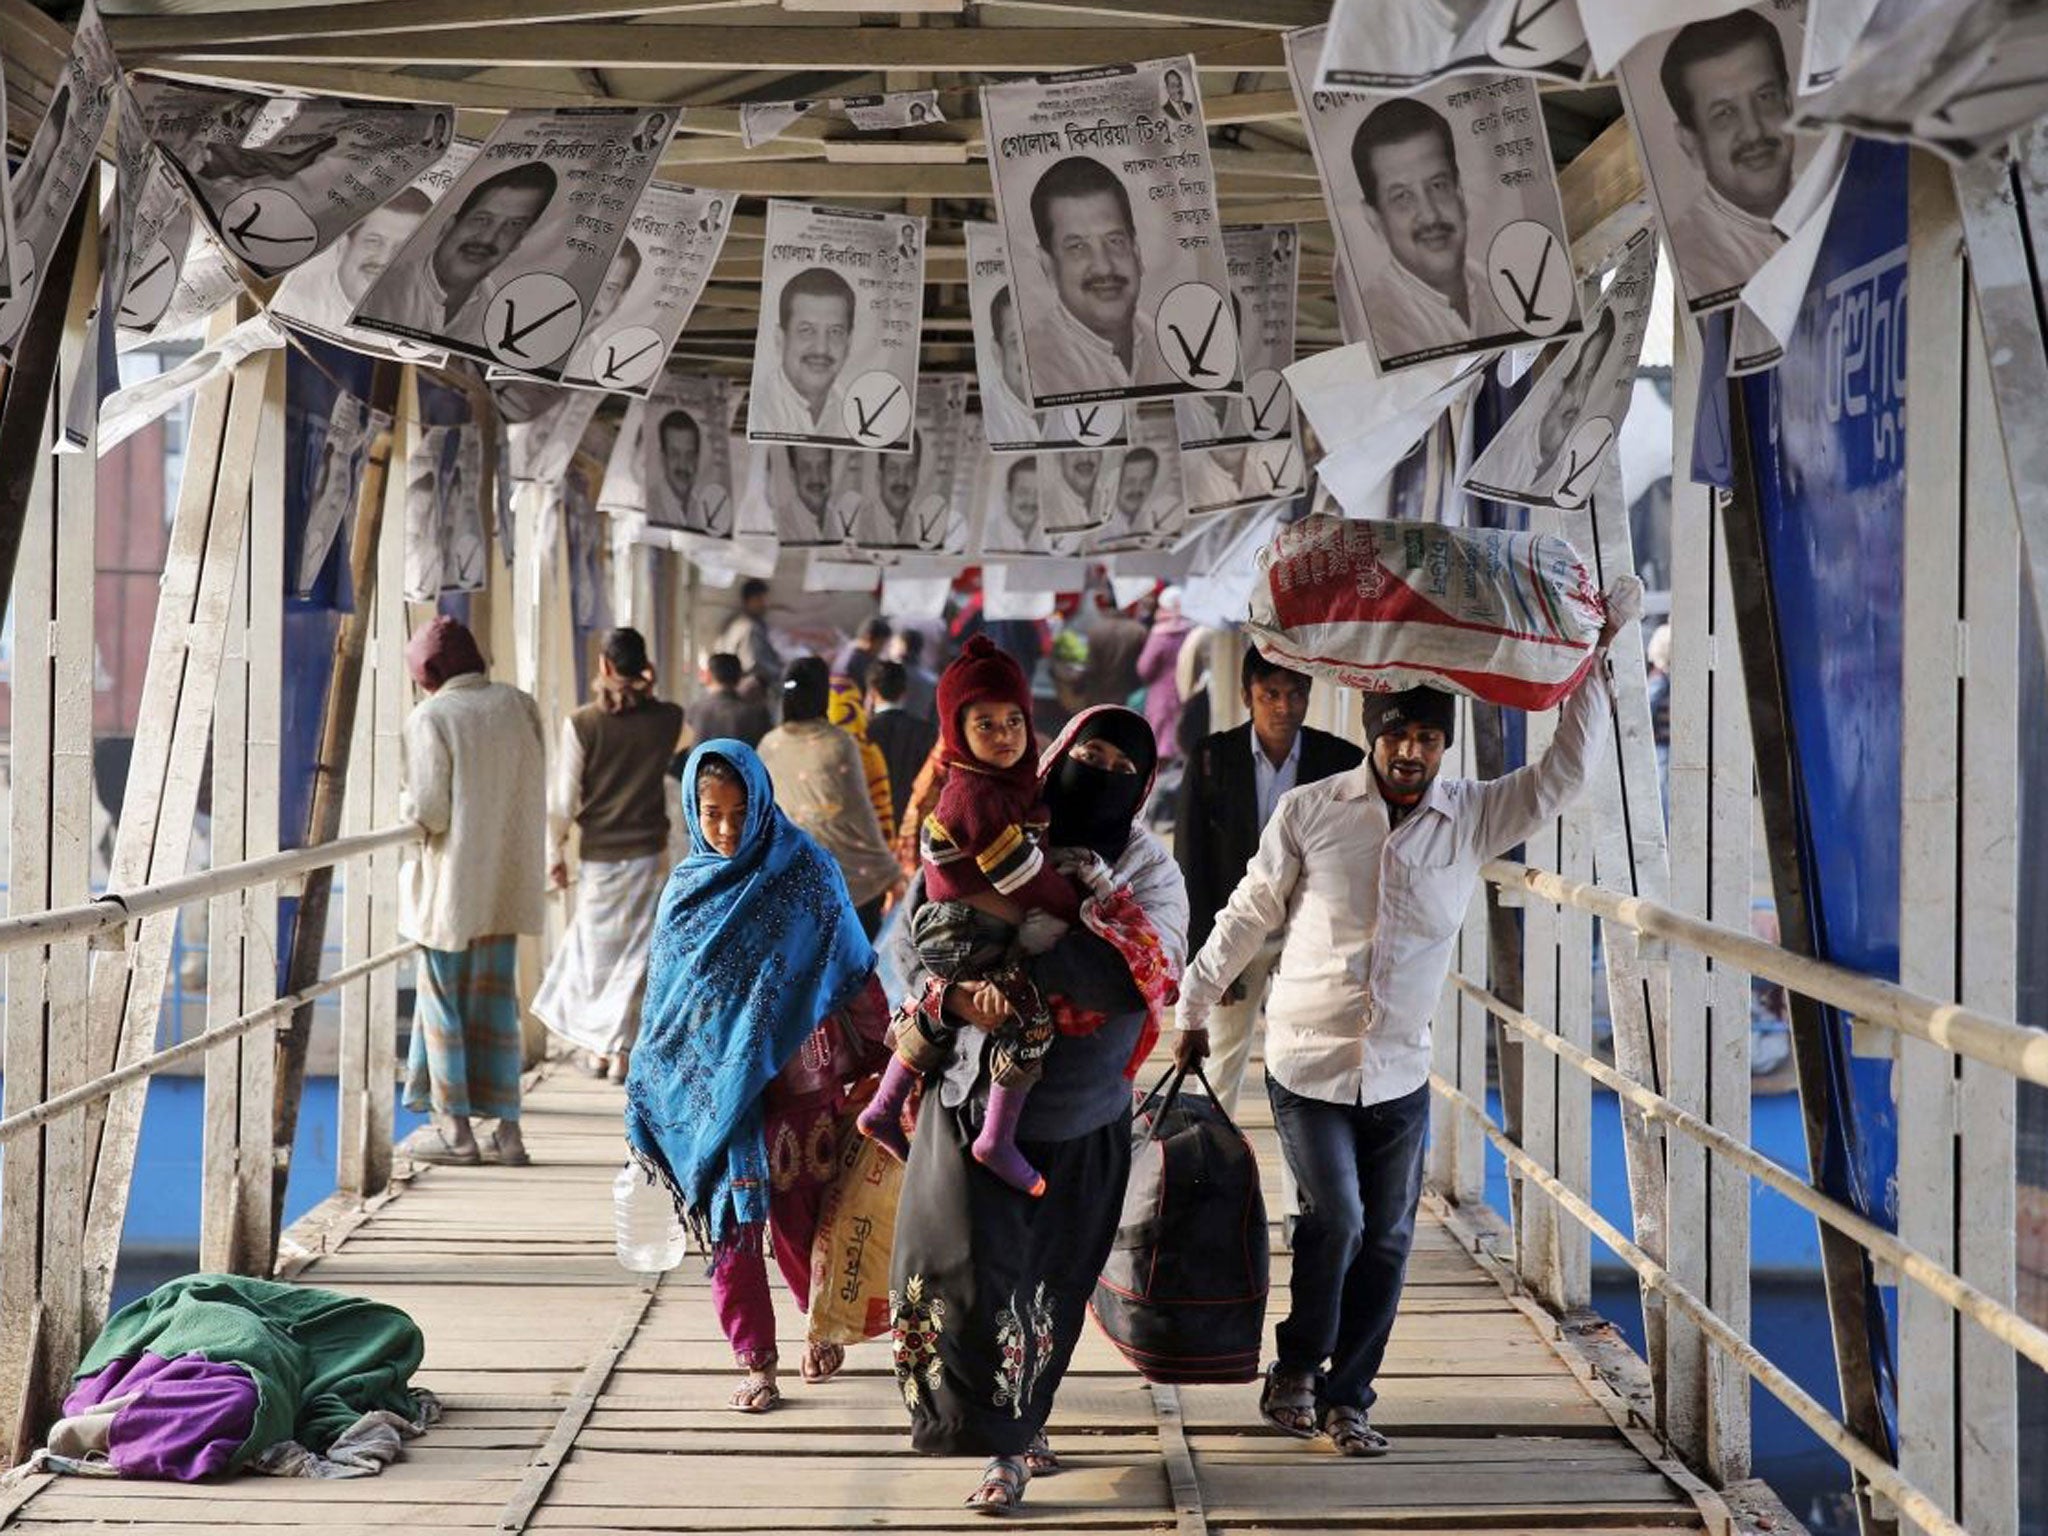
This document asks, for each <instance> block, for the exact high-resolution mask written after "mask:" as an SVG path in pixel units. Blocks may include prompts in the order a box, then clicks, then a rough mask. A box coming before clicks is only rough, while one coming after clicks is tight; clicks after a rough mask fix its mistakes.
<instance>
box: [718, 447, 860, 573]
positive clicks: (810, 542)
mask: <svg viewBox="0 0 2048 1536" xmlns="http://www.w3.org/2000/svg"><path fill="white" fill-rule="evenodd" d="M747 457H748V459H749V461H750V462H749V464H748V468H747V495H746V498H745V499H744V500H743V501H742V504H741V508H740V516H741V520H742V521H743V522H748V523H755V524H767V525H772V526H773V528H774V530H775V540H776V543H777V544H778V545H780V546H781V547H782V548H783V549H832V550H844V549H846V547H847V546H848V545H850V544H851V543H852V542H853V530H854V525H855V523H856V522H857V521H858V519H859V517H860V510H861V501H862V492H861V472H860V459H861V455H860V454H858V453H856V452H854V451H853V450H852V449H850V448H824V447H820V446H818V445H817V444H815V443H749V444H748V445H747Z"/></svg>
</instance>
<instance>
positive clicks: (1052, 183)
mask: <svg viewBox="0 0 2048 1536" xmlns="http://www.w3.org/2000/svg"><path fill="white" fill-rule="evenodd" d="M1031 225H1032V228H1033V230H1034V231H1035V232H1036V234H1037V236H1038V264H1039V268H1040V270H1041V271H1043V272H1044V274H1045V280H1046V281H1047V282H1048V283H1050V284H1052V286H1053V291H1054V292H1055V293H1056V294H1057V295H1058V296H1059V304H1058V305H1057V306H1056V307H1055V308H1054V310H1053V312H1052V314H1051V315H1050V316H1049V317H1048V319H1049V321H1050V323H1049V324H1047V325H1046V326H1045V327H1044V328H1043V329H1041V330H1036V331H1034V332H1033V333H1032V335H1031V338H1030V346H1031V387H1032V394H1033V398H1034V399H1037V400H1043V399H1046V398H1048V397H1050V396H1055V395H1083V394H1090V393H1102V392H1105V391H1110V390H1118V389H1129V388H1131V387H1133V386H1135V385H1143V384H1156V383H1164V382H1167V374H1166V369H1165V365H1164V360H1163V359H1162V358H1161V357H1160V355H1159V343H1158V340H1157V338H1156V336H1155V335H1154V332H1153V326H1152V320H1151V317H1150V316H1148V315H1146V314H1144V313H1142V312H1141V306H1140V305H1139V303H1138V298H1139V294H1140V292H1141V290H1142V289H1143V286H1144V281H1145V257H1144V253H1143V252H1142V251H1141V250H1140V249H1139V246H1138V224H1137V219H1136V216H1135V215H1134V214H1133V213H1132V211H1131V194H1130V192H1129V191H1128V190H1126V189H1125V187H1124V184H1123V182H1122V181H1120V180H1118V178H1117V175H1116V173H1115V172H1114V171H1112V170H1111V169H1110V168H1109V167H1108V166H1106V165H1104V164H1102V162H1101V161H1099V160H1091V159H1089V158H1088V157H1087V156H1086V155H1069V156H1068V157H1067V158H1066V159H1064V160H1061V161H1059V162H1057V163H1056V164H1055V165H1054V166H1053V167H1052V168H1051V169H1050V170H1048V171H1047V172H1046V173H1045V174H1044V175H1043V176H1041V177H1039V178H1038V184H1037V185H1036V186H1034V187H1033V188H1032V189H1031Z"/></svg>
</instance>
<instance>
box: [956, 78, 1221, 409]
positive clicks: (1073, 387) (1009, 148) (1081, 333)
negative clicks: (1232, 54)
mask: <svg viewBox="0 0 2048 1536" xmlns="http://www.w3.org/2000/svg"><path fill="white" fill-rule="evenodd" d="M982 124H983V129H984V131H985V133H986V134H987V138H988V146H989V167H990V170H991V172H992V173H993V176H994V179H995V193H996V204H997V207H998V210H999V212H1000V222H1001V224H1002V228H1003V234H1004V237H1005V239H1006V241H1007V242H1008V247H1009V264H1010V279H1011V281H1012V282H1013V283H1014V284H1015V285H1016V294H1015V296H1016V300H1017V305H1018V309H1019V313H1020V315H1021V317H1022V321H1023V329H1024V374H1025V379H1026V382H1027V383H1028V384H1029V386H1030V390H1031V395H1030V401H1031V404H1032V405H1033V406H1034V407H1036V408H1037V409H1040V410H1044V409H1047V408H1049V407H1054V406H1063V405H1076V404H1082V403H1085V402H1088V401H1094V400H1129V399H1146V398H1150V397H1156V396H1165V395H1192V394H1209V393H1214V392H1217V391H1234V390H1237V389H1239V388H1241V387H1242V380H1243V376H1242V370H1241V366H1240V358H1239V355H1238V352H1239V349H1238V340H1237V332H1236V327H1235V326H1234V325H1233V324H1232V323H1231V318H1230V305H1229V302H1228V297H1227V296H1228V292H1229V274H1228V272H1227V270H1226V267H1225V261H1224V255H1223V241H1222V225H1221V222H1220V221H1219V219H1218V217H1217V213H1216V178H1215V172H1214V169H1213V167H1212V165H1211V162H1210V158H1209V139H1208V135H1207V133H1206V132H1205V130H1204V128H1203V124H1202V108H1201V102H1200V100H1199V99H1198V97H1197V95H1196V90H1195V69H1194V61H1193V60H1192V59H1189V58H1178V59H1164V60H1155V61H1153V62H1151V63H1146V64H1130V65H1121V66H1116V67H1111V68H1104V69H1093V70H1085V71H1080V72H1077V73H1074V74H1067V75H1047V76H1042V77H1040V78H1038V79H1033V80H1021V81H1016V82H1013V83H1009V84H1004V85H991V86H986V87H984V88H983V90H982Z"/></svg>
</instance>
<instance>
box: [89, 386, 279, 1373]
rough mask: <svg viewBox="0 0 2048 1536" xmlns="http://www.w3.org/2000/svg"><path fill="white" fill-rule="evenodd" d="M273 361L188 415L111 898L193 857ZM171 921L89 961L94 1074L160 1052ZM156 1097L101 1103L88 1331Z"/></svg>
mask: <svg viewBox="0 0 2048 1536" xmlns="http://www.w3.org/2000/svg"><path fill="white" fill-rule="evenodd" d="M277 362H278V359H277V357H276V354H275V353H272V352H267V351H266V352H259V353H257V354H256V355H254V356H252V357H250V358H247V359H245V360H244V361H242V362H240V363H238V364H236V365H235V367H234V368H233V369H232V370H230V371H228V372H226V373H224V374H222V375H221V376H219V377H217V378H215V379H212V380H209V381H208V382H207V383H206V384H204V385H202V386H201V388H200V390H199V393H198V396H197V399H196V403H195V405H194V408H193V427H192V433H191V438H190V443H189V446H188V448H187V451H186V458H185V473H184V480H183V483H182V484H181V485H180V487H179V492H178V510H177V515H176V517H175V519H174V521H173V523H172V526H171V537H170V543H169V546H168V548H167V550H166V553H165V557H164V581H163V589H162V594H161V596H160V597H159V599H158V603H157V615H156V627H155V630H154V632H153V635H152V638H151V645H150V658H149V668H148V671H147V673H146V674H145V676H144V679H143V691H142V704H141V710H140V713H139V715H138V718H137V723H136V731H135V751H134V755H133V757H132V758H131V760H130V763H129V769H128V791H127V794H126V795H125V796H124V797H123V802H122V812H121V824H120V827H119V828H118V830H117V831H116V833H115V837H114V854H113V859H112V861H111V867H110V871H109V875H108V883H109V884H110V885H111V886H112V887H113V888H114V889H116V890H120V889H124V888H126V887H130V886H136V885H144V884H147V883H149V882H150V881H152V880H162V879H166V878H168V877H170V876H172V875H177V874H182V873H183V872H184V870H185V865H186V860H187V858H188V856H189V854H190V850H191V842H192V823H193V817H194V816H195V815H196V814H197V811H198V804H199V783H200V779H201V777H202V775H203V774H204V772H205V768H206V758H207V750H208V746H209V743H210V740H211V737H212V732H213V710H214V704H215V700H216V692H217V687H218V683H219V679H220V668H221V657H222V651H223V648H224V647H225V645H226V641H227V629H228V617H229V613H230V611H231V609H232V608H233V606H234V594H235V588H236V583H237V579H238V578H239V577H240V575H241V573H242V565H243V552H242V535H243V531H244V529H245V527H246V526H247V523H248V520H249V487H250V481H251V478H252V474H253V466H254V461H255V455H256V444H257V439H258V435H259V428H260V426H261V423H262V420H263V413H264V400H265V394H266V390H267V386H268V379H269V375H270V371H271V369H272V368H273V366H275V365H276V364H277ZM176 924H177V913H175V912H163V913H158V914H156V915H154V916H151V917H146V918H143V919H142V920H141V921H139V922H135V923H131V924H129V925H128V927H127V930H126V934H127V941H128V942H127V947H126V948H125V949H124V950H121V951H114V952H110V951H101V952H100V953H98V954H97V955H96V956H95V962H94V965H93V971H92V985H91V990H90V995H89V1001H88V1009H89V1017H90V1021H91V1030H92V1061H93V1063H94V1066H95V1070H99V1071H105V1070H108V1069H109V1068H112V1067H117V1066H123V1065H126V1064H127V1063H129V1062H131V1061H136V1060H139V1059H140V1058H141V1057H143V1056H146V1055H147V1054H148V1053H149V1052H150V1051H152V1050H154V1049H155V1048H156V1029H157V1015H158V1012H159V1010H160V1008H161V1006H162V1002H163V991H164V981H165V977H166V973H167V971H168V968H169V964H170V955H171V939H172V935H173V930H174V928H175V926H176ZM148 1092H149V1085H148V1084H147V1083H146V1082H142V1083H135V1084H132V1085H130V1086H128V1087H125V1088H122V1089H120V1090H118V1091H117V1092H116V1093H115V1094H114V1095H113V1096H112V1097H111V1098H110V1099H109V1100H108V1101H107V1104H106V1112H105V1118H104V1123H103V1125H102V1127H101V1131H100V1137H99V1144H98V1155H97V1158H96V1159H95V1161H94V1163H93V1173H92V1185H91V1201H90V1204H89V1205H88V1207H87V1210H86V1224H85V1242H86V1250H85V1273H86V1321H87V1325H88V1328H89V1330H90V1331H93V1332H97V1330H98V1328H99V1326H100V1325H101V1324H102V1323H104V1322H105V1321H106V1315H107V1308H108V1305H109V1302H110V1301H111V1298H112V1296H113V1287H114V1265H115V1261H116V1259H117V1257H118V1255H119V1253H120V1247H121V1226H122V1222H123V1221H124V1220H125V1219H126V1216H127V1212H128V1195H129V1181H130V1177H131V1175H132V1174H133V1172H134V1167H135V1152H136V1146H137V1142H138V1140H139V1138H140V1135H141V1131H142V1111H143V1105H144V1103H145V1101H146V1099H147V1097H148ZM89 1150H90V1149H89Z"/></svg>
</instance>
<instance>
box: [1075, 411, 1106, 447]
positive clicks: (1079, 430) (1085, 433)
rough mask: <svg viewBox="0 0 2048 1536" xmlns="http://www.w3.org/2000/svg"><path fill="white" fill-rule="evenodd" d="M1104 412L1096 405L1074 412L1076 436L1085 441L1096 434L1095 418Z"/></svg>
mask: <svg viewBox="0 0 2048 1536" xmlns="http://www.w3.org/2000/svg"><path fill="white" fill-rule="evenodd" d="M1101 414H1102V413H1101V412H1100V411H1099V410H1098V409H1097V408H1096V407H1094V406H1092V405H1091V406H1089V407H1088V408H1087V409H1086V410H1077V411H1076V412H1075V413H1074V436H1076V437H1078V438H1081V439H1083V440H1084V441H1085V440H1086V439H1088V438H1090V437H1092V436H1094V434H1095V418H1096V417H1097V416H1099V415H1101Z"/></svg>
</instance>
